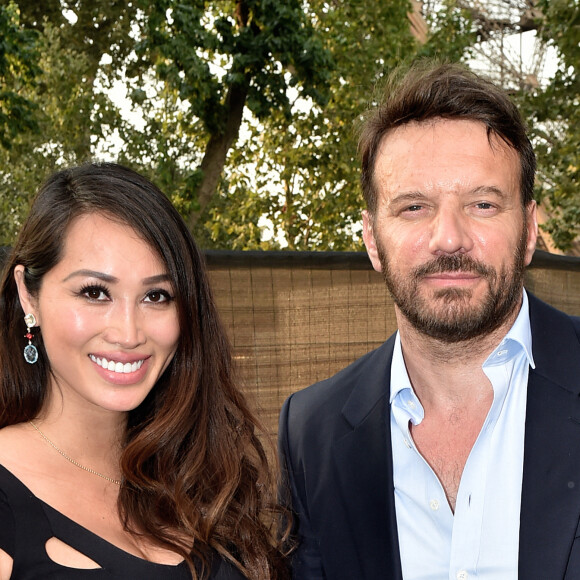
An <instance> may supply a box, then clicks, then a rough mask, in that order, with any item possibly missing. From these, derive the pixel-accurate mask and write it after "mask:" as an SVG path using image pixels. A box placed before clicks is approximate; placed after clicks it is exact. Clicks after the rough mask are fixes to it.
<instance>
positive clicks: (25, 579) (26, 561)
mask: <svg viewBox="0 0 580 580" xmlns="http://www.w3.org/2000/svg"><path fill="white" fill-rule="evenodd" d="M52 537H56V538H58V539H59V540H61V541H62V542H64V543H65V544H68V545H69V546H71V547H73V548H75V549H76V550H78V551H79V552H80V553H81V554H84V555H85V556H87V557H89V558H90V559H91V560H93V561H94V562H96V563H97V564H98V565H99V566H101V567H100V568H96V569H90V570H85V569H77V568H70V567H67V566H63V565H61V564H57V563H56V562H53V561H52V560H51V559H50V558H49V556H48V554H47V553H46V550H45V544H46V542H47V541H48V540H49V539H50V538H52ZM0 548H1V549H2V550H4V551H5V552H6V553H7V554H9V555H10V556H11V557H12V559H13V561H14V564H13V568H12V575H11V576H10V580H38V579H42V580H92V579H94V580H105V579H108V580H191V573H190V572H189V569H188V567H187V565H186V564H185V562H182V563H181V564H178V565H176V566H174V565H167V564H155V563H153V562H147V561H146V560H143V559H141V558H138V557H137V556H133V555H132V554H129V553H128V552H125V551H124V550H121V549H120V548H117V547H116V546H114V545H113V544H111V543H109V542H107V541H106V540H104V539H103V538H101V537H100V536H97V535H96V534H94V533H93V532H91V531H89V530H87V529H86V528H84V527H83V526H81V525H79V524H77V523H76V522H74V521H73V520H71V519H70V518H68V517H66V516H65V515H63V514H61V513H60V512H58V511H57V510H55V509H54V508H52V507H50V506H49V505H48V504H46V503H44V502H43V501H42V500H40V499H38V498H37V497H36V496H35V495H34V494H33V493H32V492H31V491H30V490H29V489H28V488H27V487H26V486H25V485H24V484H23V483H22V482H21V481H20V480H19V479H18V478H16V477H15V476H14V475H13V474H12V473H10V472H9V471H8V470H7V469H6V468H5V467H3V466H2V465H0ZM210 579H211V580H243V579H244V577H243V576H242V574H240V572H238V570H236V569H235V568H234V567H233V566H231V565H230V564H229V563H227V562H225V561H223V560H222V559H220V558H219V556H217V555H216V556H215V557H214V560H213V562H212V567H211V574H210Z"/></svg>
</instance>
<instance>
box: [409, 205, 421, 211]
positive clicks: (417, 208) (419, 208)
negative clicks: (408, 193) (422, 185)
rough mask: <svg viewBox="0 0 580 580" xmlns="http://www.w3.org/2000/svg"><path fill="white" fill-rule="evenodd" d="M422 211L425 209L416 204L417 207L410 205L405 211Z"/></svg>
mask: <svg viewBox="0 0 580 580" xmlns="http://www.w3.org/2000/svg"><path fill="white" fill-rule="evenodd" d="M422 209H423V206H422V205H418V204H415V205H410V206H409V207H408V208H407V209H406V210H405V211H419V210H422Z"/></svg>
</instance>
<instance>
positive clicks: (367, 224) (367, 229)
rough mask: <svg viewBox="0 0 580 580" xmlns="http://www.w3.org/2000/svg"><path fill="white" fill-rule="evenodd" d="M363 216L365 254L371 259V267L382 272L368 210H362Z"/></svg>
mask: <svg viewBox="0 0 580 580" xmlns="http://www.w3.org/2000/svg"><path fill="white" fill-rule="evenodd" d="M362 218H363V232H362V234H363V240H364V243H365V246H366V249H367V254H368V255H369V258H370V260H371V264H372V265H373V268H374V269H375V270H376V271H377V272H382V271H383V269H382V266H381V260H380V259H379V252H378V250H377V242H376V240H375V234H374V231H373V217H372V215H371V214H370V213H369V211H368V210H366V209H365V210H364V211H363V212H362Z"/></svg>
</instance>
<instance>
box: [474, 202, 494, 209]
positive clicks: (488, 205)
mask: <svg viewBox="0 0 580 580" xmlns="http://www.w3.org/2000/svg"><path fill="white" fill-rule="evenodd" d="M477 207H478V208H479V209H492V208H493V205H492V204H491V203H488V202H486V201H482V202H480V203H478V204H477Z"/></svg>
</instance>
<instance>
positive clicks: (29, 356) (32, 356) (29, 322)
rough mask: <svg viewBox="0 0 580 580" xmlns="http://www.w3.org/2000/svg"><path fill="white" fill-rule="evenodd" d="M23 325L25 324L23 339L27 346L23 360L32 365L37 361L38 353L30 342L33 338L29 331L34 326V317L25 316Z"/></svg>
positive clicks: (32, 315)
mask: <svg viewBox="0 0 580 580" xmlns="http://www.w3.org/2000/svg"><path fill="white" fill-rule="evenodd" d="M24 324H26V334H25V335H24V337H25V338H27V339H28V344H27V345H26V346H25V347H24V360H25V361H26V362H27V363H30V364H31V365H33V364H34V363H35V362H36V361H37V360H38V351H37V350H36V347H35V346H34V345H33V344H32V342H31V341H32V339H33V338H34V335H33V334H32V332H31V330H32V327H33V326H36V318H35V317H34V314H32V313H31V314H27V315H26V316H25V317H24Z"/></svg>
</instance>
